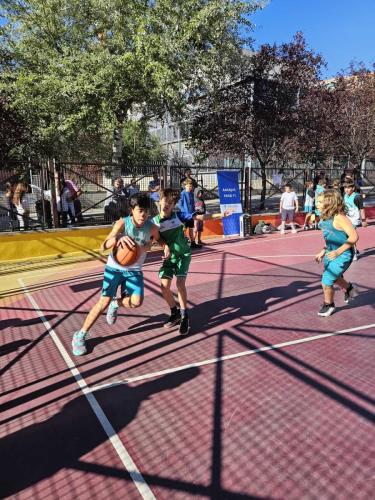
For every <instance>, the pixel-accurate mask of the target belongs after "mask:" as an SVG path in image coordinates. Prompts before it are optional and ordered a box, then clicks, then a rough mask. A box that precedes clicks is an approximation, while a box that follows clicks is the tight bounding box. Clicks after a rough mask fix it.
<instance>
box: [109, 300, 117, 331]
mask: <svg viewBox="0 0 375 500" xmlns="http://www.w3.org/2000/svg"><path fill="white" fill-rule="evenodd" d="M117 311H118V304H117V299H113V300H111V302H110V304H109V306H108V310H107V315H106V320H107V323H108V324H109V325H114V324H115V323H116V320H117Z"/></svg>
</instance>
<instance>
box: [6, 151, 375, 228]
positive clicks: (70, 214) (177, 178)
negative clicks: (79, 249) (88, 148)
mask: <svg viewBox="0 0 375 500" xmlns="http://www.w3.org/2000/svg"><path fill="white" fill-rule="evenodd" d="M347 167H348V166H347V164H343V165H336V164H333V165H332V167H331V168H327V169H324V174H323V175H324V176H325V177H327V180H328V183H329V184H330V183H332V182H333V180H334V179H341V177H342V175H343V174H344V172H345V169H347ZM230 169H234V170H238V171H239V188H240V192H241V198H242V203H243V207H244V210H245V211H247V212H249V213H259V212H274V211H277V210H278V206H279V202H280V196H281V194H282V192H283V189H284V185H285V184H286V183H287V182H288V183H290V184H292V186H293V189H294V190H295V192H296V194H297V196H298V197H299V199H300V205H301V206H303V198H304V196H305V190H306V183H307V182H308V181H310V180H312V181H316V179H317V178H318V176H319V175H320V173H321V171H322V170H323V169H318V170H316V169H312V168H306V167H301V166H292V167H287V168H270V167H267V168H263V169H262V168H261V167H260V166H259V165H258V164H254V163H253V164H252V165H250V164H248V163H247V164H240V165H239V166H237V167H230ZM190 170H191V176H192V177H193V178H194V179H195V181H196V182H197V184H198V186H199V187H201V189H202V190H203V193H204V198H205V199H206V201H207V202H209V201H211V203H212V204H213V205H215V209H217V206H216V204H218V202H219V200H218V188H217V174H216V172H217V168H215V167H207V166H201V165H194V166H192V167H191V168H190ZM350 173H353V170H352V169H351V170H350ZM185 174H186V167H185V166H181V165H178V164H174V165H173V164H172V165H171V164H166V163H164V162H153V163H144V164H137V165H136V164H121V165H119V164H111V163H94V162H93V163H79V162H61V161H60V162H58V161H53V160H48V161H47V160H45V161H33V162H30V161H26V162H17V163H14V164H12V165H7V166H6V167H4V166H3V167H1V168H0V231H19V230H32V229H39V230H43V229H48V228H52V227H65V226H71V225H79V226H91V225H98V224H111V223H113V222H114V221H115V220H117V219H118V218H119V217H121V216H124V215H126V214H127V213H128V212H129V208H128V200H129V197H130V196H131V195H132V194H133V193H136V192H142V193H149V194H150V183H151V184H152V182H153V181H154V180H155V179H158V182H159V183H160V186H161V187H173V188H176V189H181V181H182V179H183V178H184V177H185ZM355 177H356V182H357V183H358V184H359V185H360V188H361V191H362V193H363V195H364V197H365V206H366V205H371V204H375V163H374V162H371V161H368V162H366V163H365V164H364V165H363V166H362V168H361V170H360V172H358V173H355ZM117 182H120V184H121V185H120V187H119V186H118V185H117V184H116V183H117ZM150 210H151V213H156V212H157V203H154V201H152V200H151V199H150Z"/></svg>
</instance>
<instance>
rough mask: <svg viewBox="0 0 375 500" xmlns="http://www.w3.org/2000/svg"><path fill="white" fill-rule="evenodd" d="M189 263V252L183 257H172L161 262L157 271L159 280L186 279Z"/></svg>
mask: <svg viewBox="0 0 375 500" xmlns="http://www.w3.org/2000/svg"><path fill="white" fill-rule="evenodd" d="M190 261H191V252H189V253H185V254H183V255H178V256H174V255H172V256H171V257H170V258H169V259H168V260H165V261H164V262H163V265H162V266H161V268H160V270H159V278H160V279H168V280H171V279H173V276H177V277H178V278H186V276H187V273H188V271H189V266H190Z"/></svg>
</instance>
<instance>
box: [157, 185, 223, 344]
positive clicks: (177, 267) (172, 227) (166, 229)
mask: <svg viewBox="0 0 375 500" xmlns="http://www.w3.org/2000/svg"><path fill="white" fill-rule="evenodd" d="M179 198H180V192H179V191H178V190H176V189H164V190H161V191H160V213H159V214H158V215H157V216H156V217H154V218H153V222H154V223H155V224H156V226H157V227H158V229H159V232H160V237H161V239H162V240H164V242H165V243H166V244H167V246H168V250H167V252H165V259H164V262H163V265H162V266H161V268H160V271H159V278H160V279H161V291H162V295H163V298H164V300H165V301H166V302H167V304H168V305H169V307H170V309H171V315H170V317H169V318H168V320H167V321H166V322H165V324H164V327H165V328H171V327H173V326H175V325H179V332H180V335H188V334H189V332H190V324H189V317H188V314H187V291H186V285H185V282H186V277H187V274H188V271H189V265H190V261H191V248H190V245H189V243H188V241H187V239H186V238H185V234H184V226H185V223H186V222H188V221H189V220H201V221H202V220H207V219H220V218H222V217H223V216H224V217H226V216H228V215H230V214H231V213H232V212H231V211H230V210H227V211H226V212H224V215H222V214H200V215H198V214H196V213H195V212H193V213H187V212H174V208H175V206H176V203H177V202H178V200H179ZM173 276H176V285H177V293H178V302H179V306H180V308H178V307H177V304H176V301H175V299H174V297H173V293H172V292H171V283H172V279H173Z"/></svg>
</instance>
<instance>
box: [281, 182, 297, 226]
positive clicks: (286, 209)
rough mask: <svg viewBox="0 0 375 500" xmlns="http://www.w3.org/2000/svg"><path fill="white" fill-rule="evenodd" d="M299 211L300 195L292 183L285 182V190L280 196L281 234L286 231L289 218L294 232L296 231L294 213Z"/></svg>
mask: <svg viewBox="0 0 375 500" xmlns="http://www.w3.org/2000/svg"><path fill="white" fill-rule="evenodd" d="M296 212H298V197H297V195H296V193H295V192H294V191H293V187H292V185H291V184H285V192H284V193H283V194H282V195H281V198H280V213H281V229H280V234H284V233H285V223H286V221H287V220H288V221H289V223H290V225H291V227H292V233H296V232H297V229H296V226H295V223H294V215H295V213H296Z"/></svg>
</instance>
